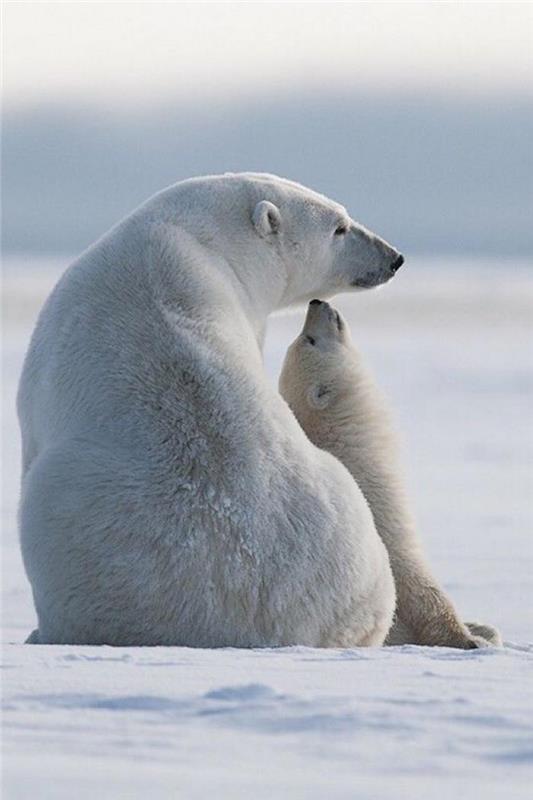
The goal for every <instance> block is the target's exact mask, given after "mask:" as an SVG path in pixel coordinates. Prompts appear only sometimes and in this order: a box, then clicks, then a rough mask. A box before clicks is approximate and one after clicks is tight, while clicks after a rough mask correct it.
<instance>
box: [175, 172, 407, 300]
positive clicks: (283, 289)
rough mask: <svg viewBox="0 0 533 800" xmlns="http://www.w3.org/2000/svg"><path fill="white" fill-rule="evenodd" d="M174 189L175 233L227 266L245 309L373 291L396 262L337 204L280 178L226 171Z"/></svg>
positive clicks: (389, 249) (391, 253)
mask: <svg viewBox="0 0 533 800" xmlns="http://www.w3.org/2000/svg"><path fill="white" fill-rule="evenodd" d="M180 187H181V188H180ZM177 188H180V193H181V191H186V195H185V197H184V198H183V199H184V201H186V202H183V203H182V204H181V211H183V209H184V208H186V209H187V210H188V213H186V214H185V215H184V214H183V213H180V223H181V225H182V227H185V228H186V230H187V231H188V232H189V233H190V234H191V235H192V236H194V237H195V238H196V239H199V240H200V241H201V243H202V244H204V245H206V246H207V247H209V248H211V250H213V249H216V250H217V251H218V253H219V254H220V255H222V256H223V258H224V259H225V260H226V262H229V264H230V265H231V267H232V268H233V270H234V272H235V273H236V274H237V277H238V279H239V281H240V283H241V285H243V286H244V287H245V289H246V291H247V293H248V295H249V297H250V298H252V300H253V303H254V304H255V305H257V302H258V300H260V299H261V298H263V300H264V306H265V311H267V313H269V312H270V311H272V310H274V309H275V308H283V307H286V306H288V305H292V304H295V303H302V302H307V301H308V300H310V299H311V298H312V297H315V296H317V295H318V296H322V297H324V296H326V297H331V296H333V295H334V294H337V293H339V292H345V291H350V290H361V289H368V288H371V287H373V286H377V285H379V284H382V283H385V282H386V281H388V280H389V279H390V278H392V276H393V275H394V274H395V272H396V271H397V270H398V268H399V267H400V266H401V265H402V263H403V256H402V255H400V253H399V252H398V251H397V250H396V249H395V248H394V247H392V246H391V245H389V244H388V243H387V242H385V241H384V240H383V239H380V238H379V237H378V236H376V235H375V234H373V233H371V232H370V231H368V230H367V229H366V228H364V227H363V226H362V225H360V224H359V223H358V222H355V221H354V220H353V219H351V218H350V216H349V215H348V213H347V212H346V210H345V209H344V208H343V207H342V206H341V205H339V204H338V203H336V202H334V201H333V200H329V199H328V198H327V197H324V196H323V195H321V194H318V193H317V192H314V191H312V190H311V189H307V188H306V187H304V186H301V185H300V184H298V183H295V182H293V181H289V180H286V179H284V178H278V177H276V176H274V175H268V174H263V173H236V174H232V173H230V174H226V175H218V176H209V177H205V178H196V179H193V180H192V181H185V182H184V183H182V184H178V185H177Z"/></svg>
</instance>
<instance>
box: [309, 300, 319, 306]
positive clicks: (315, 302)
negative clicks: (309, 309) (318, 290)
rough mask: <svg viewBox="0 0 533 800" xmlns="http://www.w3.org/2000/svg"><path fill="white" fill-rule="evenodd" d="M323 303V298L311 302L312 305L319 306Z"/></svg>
mask: <svg viewBox="0 0 533 800" xmlns="http://www.w3.org/2000/svg"><path fill="white" fill-rule="evenodd" d="M321 303H322V300H311V302H310V303H309V305H310V306H319V305H320V304H321Z"/></svg>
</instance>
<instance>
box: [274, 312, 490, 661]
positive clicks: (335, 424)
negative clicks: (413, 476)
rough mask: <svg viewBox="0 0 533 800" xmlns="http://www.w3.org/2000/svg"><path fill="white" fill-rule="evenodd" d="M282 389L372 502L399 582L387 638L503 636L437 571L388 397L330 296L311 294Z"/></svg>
mask: <svg viewBox="0 0 533 800" xmlns="http://www.w3.org/2000/svg"><path fill="white" fill-rule="evenodd" d="M280 392H281V394H282V395H283V397H284V398H285V400H286V401H287V402H288V404H289V405H290V407H291V408H292V410H293V412H294V414H295V416H296V418H297V419H298V421H299V423H300V425H301V426H302V428H303V429H304V431H305V433H306V434H307V436H308V437H309V439H310V440H311V441H312V442H313V444H315V445H316V446H317V447H320V448H323V449H324V450H327V451H329V452H330V453H332V454H333V455H334V456H336V457H337V458H338V460H339V461H341V462H342V463H343V464H344V465H345V466H346V467H347V469H348V471H349V472H350V473H351V474H352V476H353V477H354V478H355V480H356V482H357V483H358V485H359V487H360V489H361V490H362V492H363V494H364V496H365V498H366V500H367V502H368V504H369V506H370V509H371V511H372V514H373V516H374V521H375V524H376V528H377V531H378V534H379V535H380V537H381V539H382V541H383V543H384V544H385V546H386V548H387V551H388V554H389V559H390V564H391V568H392V573H393V576H394V580H395V584H396V594H397V606H396V620H395V624H394V626H393V628H392V630H391V631H390V633H389V636H388V639H387V643H388V644H402V643H412V644H419V645H441V646H447V647H458V648H463V649H471V648H476V647H483V646H486V645H488V644H496V645H499V644H501V638H500V635H499V633H498V632H497V631H496V630H495V629H494V628H492V627H491V626H489V625H481V624H479V623H467V624H463V622H461V620H460V619H459V618H458V616H457V613H456V611H455V609H454V607H453V605H452V603H451V601H450V600H449V598H448V597H447V596H446V595H445V593H444V592H443V591H442V589H441V588H440V587H439V585H438V583H437V582H436V580H435V579H434V578H433V576H432V574H431V572H430V570H429V567H428V565H427V564H426V562H425V560H424V556H423V554H422V549H421V545H420V542H419V540H418V538H417V536H416V533H415V528H414V524H413V520H412V518H411V515H410V512H409V508H408V503H407V501H406V497H405V495H404V491H403V488H402V485H401V480H400V477H399V475H400V470H399V468H398V462H397V458H396V452H395V451H396V444H395V437H394V434H393V431H392V428H391V425H390V422H389V419H388V415H387V411H386V408H385V406H384V403H383V400H382V398H381V396H380V393H379V391H378V390H377V388H376V386H375V384H374V383H373V381H372V379H371V377H370V376H369V375H368V373H367V372H366V370H365V368H364V366H363V365H362V363H361V358H360V356H359V353H358V352H357V350H356V348H355V347H354V345H353V343H352V341H351V337H350V331H349V328H348V325H347V324H346V322H345V320H344V319H343V318H342V317H341V315H340V314H339V312H338V311H336V310H335V309H333V308H332V307H331V306H330V305H329V304H328V303H326V302H324V301H320V300H312V301H311V302H310V304H309V308H308V312H307V317H306V320H305V324H304V327H303V330H302V332H301V334H300V335H299V336H298V337H297V339H296V340H295V341H294V342H293V344H292V345H291V346H290V347H289V350H288V352H287V356H286V358H285V363H284V365H283V369H282V373H281V376H280Z"/></svg>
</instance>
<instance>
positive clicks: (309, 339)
mask: <svg viewBox="0 0 533 800" xmlns="http://www.w3.org/2000/svg"><path fill="white" fill-rule="evenodd" d="M305 338H306V341H308V342H309V344H314V343H315V340H314V339H313V337H312V336H306V337H305Z"/></svg>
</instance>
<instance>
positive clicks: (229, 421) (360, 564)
mask: <svg viewBox="0 0 533 800" xmlns="http://www.w3.org/2000/svg"><path fill="white" fill-rule="evenodd" d="M402 261H403V258H402V257H401V256H399V254H398V252H397V251H396V250H394V249H393V248H392V247H390V246H389V245H388V244H387V243H386V242H384V241H383V240H381V239H379V238H378V237H376V236H374V235H373V234H372V233H370V232H369V231H367V230H365V229H364V228H363V227H362V226H360V225H359V224H357V223H355V222H353V221H352V220H351V219H350V218H349V217H348V216H347V214H346V211H345V210H344V209H343V208H342V207H341V206H339V205H338V204H337V203H334V202H332V201H330V200H328V199H326V198H325V197H322V196H321V195H319V194H316V193H315V192H312V191H310V190H309V189H306V188H304V187H302V186H300V185H298V184H295V183H292V182H289V181H286V180H282V179H280V178H276V177H274V176H269V175H259V174H248V173H245V174H239V175H224V176H213V177H207V178H198V179H193V180H189V181H184V182H182V183H178V184H176V185H175V186H173V187H171V188H169V189H167V190H165V191H163V192H161V193H160V194H158V195H156V196H155V197H153V198H152V199H151V200H149V201H148V202H147V203H146V204H144V205H143V206H142V207H141V208H140V209H138V210H137V211H135V212H134V213H133V214H132V215H131V216H129V217H128V218H126V219H125V220H124V221H122V222H121V223H120V224H119V225H117V226H116V227H115V228H113V229H112V230H111V231H110V232H109V233H108V234H107V235H106V236H104V237H103V238H102V239H101V240H100V241H98V242H97V243H96V244H95V245H94V246H92V247H91V248H90V249H89V250H88V251H87V252H86V253H84V254H83V255H82V256H81V257H80V258H79V259H78V260H77V261H76V262H75V263H74V264H73V265H72V266H71V267H70V269H69V270H68V271H67V272H66V273H65V275H64V276H63V278H62V279H61V280H60V282H59V284H58V285H57V286H56V288H55V290H54V291H53V292H52V294H51V296H50V298H49V299H48V301H47V303H46V304H45V306H44V308H43V310H42V312H41V315H40V318H39V321H38V323H37V326H36V329H35V332H34V335H33V338H32V342H31V345H30V348H29V352H28V355H27V358H26V362H25V366H24V370H23V374H22V378H21V383H20V389H19V398H18V404H19V416H20V423H21V429H22V438H23V479H22V502H21V511H20V524H21V544H22V552H23V557H24V563H25V566H26V570H27V573H28V576H29V579H30V582H31V585H32V589H33V594H34V600H35V605H36V609H37V614H38V620H39V627H38V631H36V632H35V633H34V634H32V637H31V641H38V642H42V643H78V644H81V643H87V644H97V643H107V644H115V645H135V644H145V645H148V644H167V645H171V644H174V645H190V646H209V647H212V646H222V645H233V646H245V647H251V646H261V645H288V644H295V643H299V644H305V645H315V646H349V645H371V644H380V643H382V642H383V641H384V638H385V636H386V634H387V631H388V629H389V627H390V624H391V620H392V617H393V612H394V602H395V592H394V584H393V579H392V575H391V570H390V566H389V560H388V556H387V553H386V550H385V548H384V546H383V544H382V542H381V540H380V538H379V536H378V534H377V532H376V528H375V526H374V522H373V518H372V515H371V513H370V511H369V509H368V506H367V504H366V502H365V500H364V498H363V496H362V494H361V491H360V490H359V488H358V486H357V484H356V483H355V481H354V480H353V479H352V477H351V476H350V475H349V473H348V471H347V470H346V469H345V467H344V466H342V465H341V464H340V462H338V461H337V460H336V459H335V458H334V457H332V456H331V455H330V454H328V453H327V452H323V451H321V450H319V449H317V448H315V447H314V446H313V445H312V444H311V442H310V441H309V440H308V439H307V438H306V436H305V435H304V433H303V432H302V430H301V428H300V427H299V425H298V423H297V422H296V420H295V418H294V416H293V415H292V413H291V411H290V410H289V408H288V406H287V405H286V404H285V402H284V401H283V400H282V399H281V398H280V396H279V395H278V394H277V393H276V392H275V391H274V390H273V389H272V388H271V387H270V384H269V382H268V380H267V379H266V376H265V374H264V370H263V365H262V358H261V342H262V338H263V333H264V328H265V323H266V319H267V316H268V314H269V313H270V312H271V311H273V310H274V309H277V308H281V307H283V306H287V305H289V304H291V303H295V302H302V301H306V300H309V299H310V298H311V297H313V296H315V295H317V294H319V295H322V296H324V295H332V294H335V293H336V292H339V291H343V290H347V289H350V288H367V287H371V286H375V285H377V284H380V283H384V282H385V281H387V280H388V279H389V278H390V277H391V276H392V275H393V274H394V272H395V270H396V269H397V268H398V266H399V265H400V264H401V263H402Z"/></svg>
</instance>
